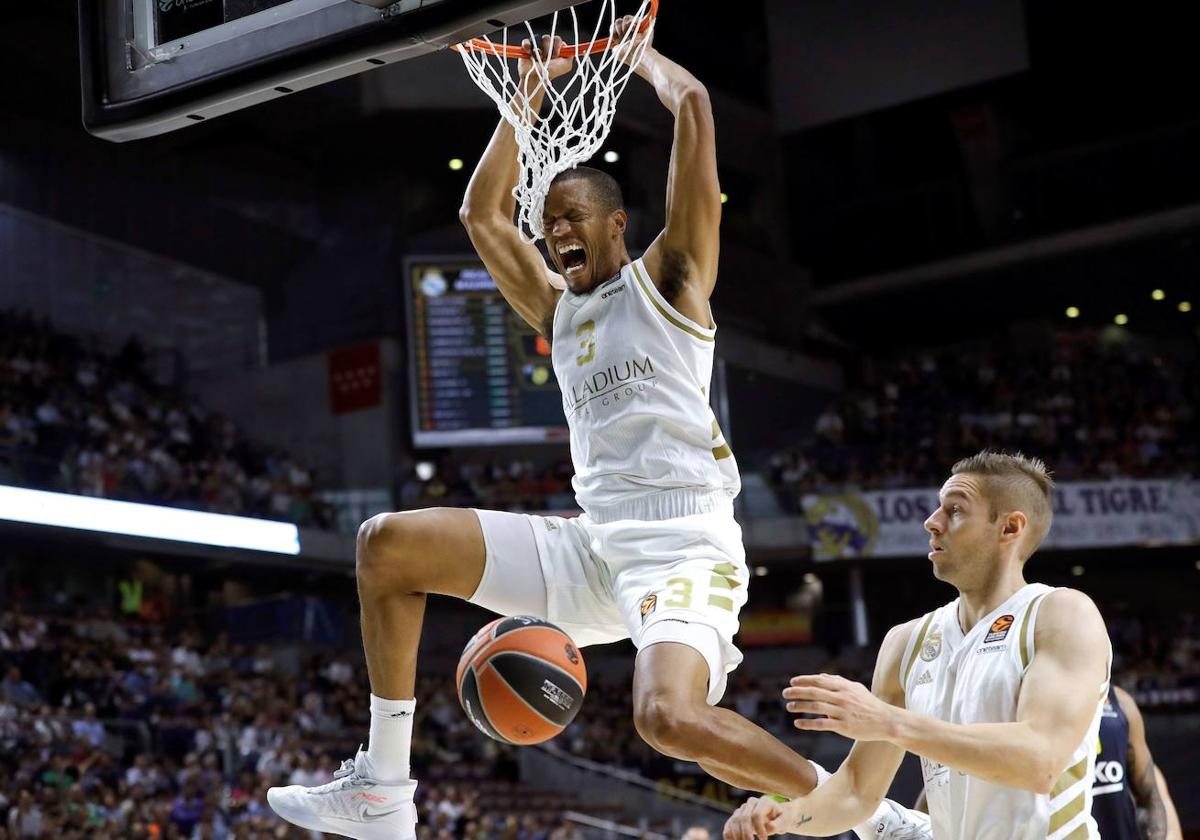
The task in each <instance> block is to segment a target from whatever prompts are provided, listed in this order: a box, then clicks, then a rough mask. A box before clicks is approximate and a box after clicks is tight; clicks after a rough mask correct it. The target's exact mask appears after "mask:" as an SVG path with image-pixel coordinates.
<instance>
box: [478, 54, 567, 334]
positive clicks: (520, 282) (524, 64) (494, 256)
mask: <svg viewBox="0 0 1200 840" xmlns="http://www.w3.org/2000/svg"><path fill="white" fill-rule="evenodd" d="M522 46H523V47H525V48H526V49H527V50H528V49H530V44H529V42H528V41H525V42H523V44H522ZM561 49H562V39H561V38H553V39H551V38H549V37H544V38H543V39H542V46H541V50H542V52H543V53H544V54H548V55H555V56H557V55H558V54H559V52H560V51H561ZM571 63H572V60H571V59H570V58H553V59H551V60H550V61H549V62H547V64H546V71H547V75H548V77H549V78H550V79H556V78H558V77H559V76H561V75H562V74H564V73H566V72H568V71H569V70H570V69H571ZM518 73H519V75H520V79H521V84H522V85H523V86H524V90H526V91H527V92H528V93H529V107H528V109H527V110H526V114H527V116H528V119H529V120H530V121H534V120H536V119H537V118H538V117H537V113H538V110H539V109H540V108H541V105H542V99H543V97H544V96H545V88H544V87H543V86H542V83H541V81H540V79H539V78H538V74H537V73H536V72H534V62H533V61H532V60H530V59H522V60H521V61H520V62H519V67H518ZM519 177H520V164H519V163H518V159H517V140H516V135H515V134H514V132H513V128H512V126H511V125H509V124H508V123H507V122H506V121H505V120H503V119H501V120H500V124H499V125H498V126H497V127H496V131H495V133H494V134H493V135H492V139H491V142H489V143H488V146H487V149H486V150H485V151H484V153H483V157H481V158H480V159H479V164H478V165H477V166H476V167H475V172H474V174H473V175H472V176H471V181H470V183H468V184H467V193H466V195H465V196H464V197H463V204H462V208H461V209H460V210H459V214H458V216H459V219H461V220H462V223H463V225H464V226H465V227H466V229H467V233H468V234H469V235H470V237H471V244H473V245H474V246H475V250H476V252H478V254H479V256H480V258H481V259H482V260H483V264H484V265H485V266H486V267H487V270H488V273H489V274H491V276H492V279H493V280H495V281H496V286H497V288H499V289H500V293H501V294H503V295H504V299H505V300H507V301H508V303H509V305H510V306H511V307H512V308H513V309H515V310H516V311H517V314H519V315H520V316H521V317H522V318H524V319H525V321H526V322H527V323H528V324H529V325H530V326H532V327H533V328H534V329H535V330H537V331H538V332H539V333H541V334H542V335H543V336H546V337H549V323H550V321H551V319H552V318H553V315H554V306H555V304H556V303H557V302H558V297H559V295H560V294H561V292H560V291H559V289H561V288H562V287H563V282H562V278H561V277H559V276H558V275H557V274H555V273H554V272H553V271H551V270H550V269H548V268H547V267H546V262H545V260H543V259H542V254H541V252H540V251H538V249H537V247H536V246H534V245H531V244H529V243H527V242H525V241H523V240H522V239H521V234H520V231H519V230H518V229H517V226H516V225H515V224H514V223H513V214H514V213H515V212H516V199H515V198H514V197H513V188H514V187H515V186H516V184H517V179H518V178H519Z"/></svg>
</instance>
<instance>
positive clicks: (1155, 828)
mask: <svg viewBox="0 0 1200 840" xmlns="http://www.w3.org/2000/svg"><path fill="white" fill-rule="evenodd" d="M1116 694H1117V702H1118V703H1120V704H1121V709H1122V710H1123V711H1124V712H1125V717H1126V718H1127V719H1128V720H1129V750H1128V754H1127V756H1126V762H1125V763H1126V766H1128V767H1129V790H1130V792H1131V793H1132V794H1133V801H1134V802H1136V803H1137V806H1138V828H1140V829H1141V832H1142V837H1143V838H1144V839H1145V840H1167V837H1168V834H1167V808H1166V804H1165V803H1164V802H1163V799H1162V795H1161V792H1160V791H1159V787H1158V774H1157V773H1156V772H1155V770H1156V768H1155V766H1154V757H1153V756H1152V755H1151V754H1150V747H1149V745H1148V744H1147V743H1146V722H1145V721H1144V720H1143V719H1142V712H1141V709H1139V708H1138V706H1137V703H1135V702H1134V700H1133V698H1132V697H1130V696H1129V692H1127V691H1125V689H1123V688H1117V689H1116Z"/></svg>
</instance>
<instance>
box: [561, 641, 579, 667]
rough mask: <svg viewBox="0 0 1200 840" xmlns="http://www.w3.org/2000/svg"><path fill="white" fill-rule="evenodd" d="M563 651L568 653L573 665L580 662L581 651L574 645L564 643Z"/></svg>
mask: <svg viewBox="0 0 1200 840" xmlns="http://www.w3.org/2000/svg"><path fill="white" fill-rule="evenodd" d="M563 653H565V654H566V655H567V659H569V660H570V661H571V664H572V665H578V664H579V652H578V651H577V650H575V646H574V645H569V644H567V645H563Z"/></svg>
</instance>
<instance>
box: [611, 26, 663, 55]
mask: <svg viewBox="0 0 1200 840" xmlns="http://www.w3.org/2000/svg"><path fill="white" fill-rule="evenodd" d="M639 23H640V21H639V20H638V18H636V17H635V16H634V15H625V16H624V17H622V18H618V19H617V22H616V23H615V24H613V31H612V38H613V46H612V48H613V50H614V51H615V52H616V54H617V58H619V59H620V60H621V61H623V62H625V63H626V64H629V63H630V62H631V61H632V60H633V58H634V56H636V55H637V54H638V45H639V44H641V43H642V42H643V41H645V42H646V49H650V45H651V42H652V41H653V40H654V29H653V27H650V28H647V29H646V30H645V31H642V32H635V33H634V34H633V37H631V38H630V39H629V40H628V41H625V37H626V35H627V34H628V33H629V29H630V27H633V26H636V25H638V24H639ZM622 42H624V43H622Z"/></svg>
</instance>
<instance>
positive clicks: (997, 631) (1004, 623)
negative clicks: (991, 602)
mask: <svg viewBox="0 0 1200 840" xmlns="http://www.w3.org/2000/svg"><path fill="white" fill-rule="evenodd" d="M1012 623H1013V616H1012V615H1002V616H1000V617H999V618H997V619H996V620H995V621H993V622H992V626H991V627H989V628H988V634H987V635H986V636H984V637H983V643H984V644H985V645H987V644H991V643H992V642H1002V641H1004V638H1005V637H1006V636H1008V628H1010V627H1012Z"/></svg>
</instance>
